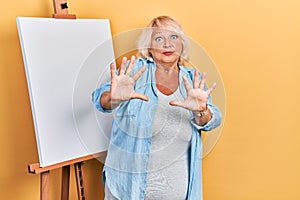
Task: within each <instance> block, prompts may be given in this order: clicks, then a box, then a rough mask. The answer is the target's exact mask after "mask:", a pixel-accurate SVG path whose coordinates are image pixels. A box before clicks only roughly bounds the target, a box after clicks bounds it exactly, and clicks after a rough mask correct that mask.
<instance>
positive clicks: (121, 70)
mask: <svg viewBox="0 0 300 200" xmlns="http://www.w3.org/2000/svg"><path fill="white" fill-rule="evenodd" d="M126 62H127V58H126V57H123V58H122V63H121V67H120V69H119V72H120V73H119V75H121V74H124V71H125V66H126Z"/></svg>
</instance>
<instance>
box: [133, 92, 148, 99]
mask: <svg viewBox="0 0 300 200" xmlns="http://www.w3.org/2000/svg"><path fill="white" fill-rule="evenodd" d="M130 98H131V99H141V100H144V101H148V100H149V99H148V96H147V95H145V94H140V93H136V92H134V93H133V94H132V95H131V97H130Z"/></svg>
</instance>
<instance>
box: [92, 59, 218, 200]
mask: <svg viewBox="0 0 300 200" xmlns="http://www.w3.org/2000/svg"><path fill="white" fill-rule="evenodd" d="M143 66H146V71H145V72H144V73H143V74H142V76H141V77H140V78H139V79H138V80H137V81H136V83H135V85H134V89H135V91H136V92H138V93H142V94H146V95H147V96H148V98H149V101H148V102H146V101H143V100H139V99H132V100H129V101H124V102H122V103H121V104H120V105H119V106H118V107H117V108H115V109H114V110H105V109H104V108H102V107H101V105H100V101H99V100H100V97H101V95H102V93H103V92H105V91H108V90H109V89H110V83H104V84H102V85H101V86H100V87H99V88H98V89H97V90H95V91H94V92H93V94H92V100H93V103H94V105H95V106H96V108H97V109H98V110H99V111H101V112H113V116H114V120H113V124H112V133H111V138H110V144H109V147H108V152H107V157H106V161H105V166H104V169H103V181H104V183H105V184H108V187H109V189H110V191H111V193H112V194H113V195H114V196H115V197H117V198H118V199H122V200H143V199H144V193H145V189H146V179H147V166H148V160H149V155H150V148H151V142H152V123H153V117H154V115H155V111H156V105H157V100H158V97H157V88H156V81H155V70H156V65H155V62H154V61H153V59H151V58H149V59H142V58H140V59H137V60H136V62H135V64H134V69H133V71H132V74H134V73H136V72H137V71H138V70H139V69H140V68H141V67H143ZM194 71H195V69H193V68H186V67H183V66H180V72H179V89H180V92H181V94H182V96H183V97H184V98H186V96H187V95H186V89H185V87H184V83H183V81H182V76H186V77H187V78H188V80H189V83H190V85H191V86H192V85H193V80H194ZM208 108H209V109H210V111H211V113H212V119H211V120H210V121H209V122H208V123H207V124H205V125H204V126H199V125H197V124H196V123H195V122H194V116H193V113H192V112H190V114H191V118H190V122H191V123H192V125H193V126H192V127H193V133H192V138H191V146H190V148H189V151H190V153H189V159H190V160H189V163H190V170H189V184H188V199H189V200H201V199H202V140H201V130H204V131H209V130H211V129H213V128H215V127H217V126H219V125H220V123H221V118H222V116H221V112H220V110H219V109H218V108H217V107H216V106H214V105H213V104H212V102H211V98H210V97H209V99H208Z"/></svg>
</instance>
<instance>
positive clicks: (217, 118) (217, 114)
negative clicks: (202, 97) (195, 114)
mask: <svg viewBox="0 0 300 200" xmlns="http://www.w3.org/2000/svg"><path fill="white" fill-rule="evenodd" d="M207 107H208V108H209V110H210V112H211V115H212V118H211V119H210V121H209V122H207V123H206V124H205V125H203V126H200V125H198V124H197V123H196V122H195V119H194V118H193V119H192V120H191V123H192V125H193V126H195V127H196V128H197V129H198V130H203V131H210V130H212V129H214V128H216V127H218V126H219V125H220V124H221V119H222V113H221V111H220V109H219V108H218V107H216V106H214V105H213V104H208V105H207Z"/></svg>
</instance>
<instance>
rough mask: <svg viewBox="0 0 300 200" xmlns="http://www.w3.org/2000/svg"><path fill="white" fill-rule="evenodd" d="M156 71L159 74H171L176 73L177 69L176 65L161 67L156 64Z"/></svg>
mask: <svg viewBox="0 0 300 200" xmlns="http://www.w3.org/2000/svg"><path fill="white" fill-rule="evenodd" d="M156 69H157V71H159V72H160V73H167V74H172V73H174V72H176V73H177V72H178V71H179V68H178V66H177V63H174V64H172V65H162V64H156Z"/></svg>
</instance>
